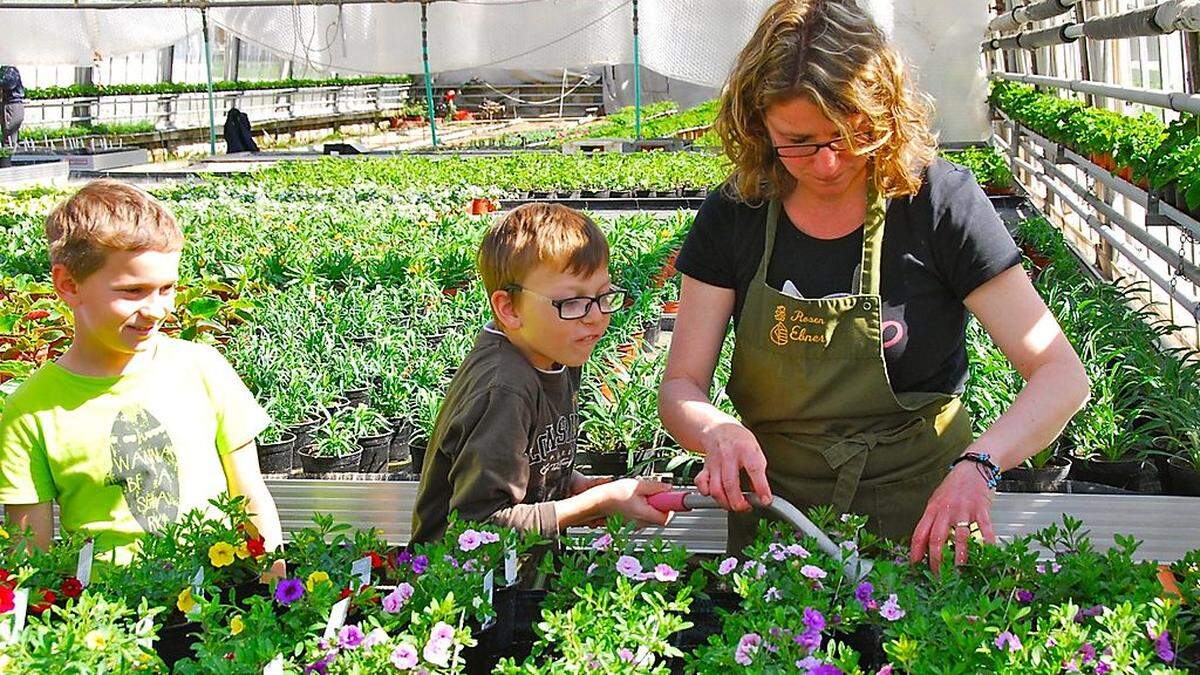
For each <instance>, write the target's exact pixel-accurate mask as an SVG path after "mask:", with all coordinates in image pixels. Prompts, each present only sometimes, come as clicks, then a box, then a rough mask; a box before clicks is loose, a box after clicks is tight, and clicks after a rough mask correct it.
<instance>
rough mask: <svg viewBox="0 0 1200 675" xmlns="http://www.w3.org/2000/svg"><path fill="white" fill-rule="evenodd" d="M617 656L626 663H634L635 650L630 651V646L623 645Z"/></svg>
mask: <svg viewBox="0 0 1200 675" xmlns="http://www.w3.org/2000/svg"><path fill="white" fill-rule="evenodd" d="M617 657H618V658H620V659H621V660H622V661H624V662H625V663H633V652H631V651H629V648H627V647H621V648H620V649H618V650H617Z"/></svg>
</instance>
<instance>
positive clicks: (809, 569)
mask: <svg viewBox="0 0 1200 675" xmlns="http://www.w3.org/2000/svg"><path fill="white" fill-rule="evenodd" d="M800 574H803V575H804V576H806V577H808V578H809V579H824V578H825V577H827V576H829V575H828V573H826V572H825V570H823V569H821V568H820V567H817V566H816V565H805V566H804V567H801V568H800Z"/></svg>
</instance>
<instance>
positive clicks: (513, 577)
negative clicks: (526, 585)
mask: <svg viewBox="0 0 1200 675" xmlns="http://www.w3.org/2000/svg"><path fill="white" fill-rule="evenodd" d="M516 581H517V550H516V549H513V548H510V549H508V550H507V551H505V552H504V585H505V586H512V585H513V584H514V583H515V582H516Z"/></svg>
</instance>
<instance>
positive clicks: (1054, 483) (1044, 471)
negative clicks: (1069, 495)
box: [1004, 457, 1071, 492]
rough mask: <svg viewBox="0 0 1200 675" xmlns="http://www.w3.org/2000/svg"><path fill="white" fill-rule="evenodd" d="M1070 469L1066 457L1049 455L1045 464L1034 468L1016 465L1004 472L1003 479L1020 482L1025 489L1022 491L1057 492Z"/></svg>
mask: <svg viewBox="0 0 1200 675" xmlns="http://www.w3.org/2000/svg"><path fill="white" fill-rule="evenodd" d="M1070 471H1071V460H1070V459H1068V458H1066V457H1051V458H1050V461H1049V462H1046V466H1044V467H1042V468H1040V469H1034V468H1029V467H1024V466H1018V467H1016V468H1013V469H1009V470H1008V471H1005V472H1004V479H1005V480H1007V481H1011V482H1014V483H1020V484H1022V485H1023V486H1025V487H1026V488H1027V489H1025V490H1022V492H1057V491H1058V487H1059V486H1060V485H1062V483H1063V481H1065V480H1067V474H1068V473H1070Z"/></svg>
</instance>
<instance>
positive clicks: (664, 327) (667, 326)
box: [658, 314, 675, 332]
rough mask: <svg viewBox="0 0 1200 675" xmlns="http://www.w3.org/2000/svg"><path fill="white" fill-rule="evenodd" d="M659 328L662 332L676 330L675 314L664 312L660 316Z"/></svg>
mask: <svg viewBox="0 0 1200 675" xmlns="http://www.w3.org/2000/svg"><path fill="white" fill-rule="evenodd" d="M658 329H659V330H660V331H662V332H670V331H673V330H675V315H674V314H663V315H662V316H660V317H658Z"/></svg>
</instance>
